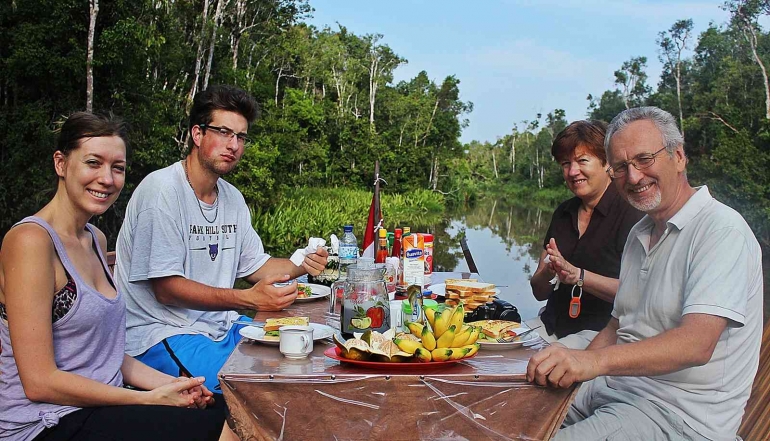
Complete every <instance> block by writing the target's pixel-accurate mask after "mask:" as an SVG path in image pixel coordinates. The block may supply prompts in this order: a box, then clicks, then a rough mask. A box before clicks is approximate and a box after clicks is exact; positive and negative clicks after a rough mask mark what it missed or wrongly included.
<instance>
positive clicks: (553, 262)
mask: <svg viewBox="0 0 770 441" xmlns="http://www.w3.org/2000/svg"><path fill="white" fill-rule="evenodd" d="M545 251H546V253H548V258H549V260H550V262H548V269H549V270H550V272H551V273H552V274H554V275H555V276H557V277H558V278H559V282H561V283H566V284H569V285H575V284H577V282H578V279H579V278H580V268H578V267H576V266H575V265H573V264H571V263H569V262H567V260H566V259H565V258H564V256H562V254H561V252H559V247H557V246H556V239H554V238H551V240H549V241H548V245H546V246H545Z"/></svg>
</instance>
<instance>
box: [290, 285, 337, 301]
mask: <svg viewBox="0 0 770 441" xmlns="http://www.w3.org/2000/svg"><path fill="white" fill-rule="evenodd" d="M305 286H308V287H310V292H312V294H311V295H310V297H305V298H304V299H300V298H299V297H297V299H296V300H294V302H295V303H304V302H312V301H313V300H318V299H323V298H325V297H328V296H329V294H331V292H332V289H331V288H329V287H328V286H324V285H317V284H315V283H305Z"/></svg>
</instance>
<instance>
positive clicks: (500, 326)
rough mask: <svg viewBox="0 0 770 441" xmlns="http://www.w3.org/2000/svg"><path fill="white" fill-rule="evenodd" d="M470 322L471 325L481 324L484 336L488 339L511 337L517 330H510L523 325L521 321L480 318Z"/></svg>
mask: <svg viewBox="0 0 770 441" xmlns="http://www.w3.org/2000/svg"><path fill="white" fill-rule="evenodd" d="M468 324H469V325H471V326H481V333H482V337H483V338H485V339H486V340H497V339H498V338H501V337H510V336H511V335H513V334H515V332H509V331H513V330H514V329H516V328H518V327H520V326H521V323H517V322H509V321H507V320H478V321H475V322H471V323H468Z"/></svg>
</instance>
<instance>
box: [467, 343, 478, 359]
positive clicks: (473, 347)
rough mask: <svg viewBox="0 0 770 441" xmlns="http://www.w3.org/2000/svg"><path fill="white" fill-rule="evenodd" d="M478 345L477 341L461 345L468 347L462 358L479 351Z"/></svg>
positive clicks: (471, 355)
mask: <svg viewBox="0 0 770 441" xmlns="http://www.w3.org/2000/svg"><path fill="white" fill-rule="evenodd" d="M480 347H481V345H480V344H478V343H474V344H472V345H465V346H463V348H464V349H468V352H467V353H466V354H465V357H463V358H468V357H473V356H474V355H476V352H479V348H480Z"/></svg>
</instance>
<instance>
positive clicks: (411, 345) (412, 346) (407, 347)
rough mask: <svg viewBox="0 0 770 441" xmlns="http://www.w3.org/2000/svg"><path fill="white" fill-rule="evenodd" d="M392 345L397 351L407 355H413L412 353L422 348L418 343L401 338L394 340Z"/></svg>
mask: <svg viewBox="0 0 770 441" xmlns="http://www.w3.org/2000/svg"><path fill="white" fill-rule="evenodd" d="M393 343H395V344H396V346H398V348H399V349H401V350H402V351H404V352H406V353H409V354H414V351H416V350H417V349H418V348H421V347H423V346H422V344H421V343H420V342H419V341H414V340H406V339H402V338H394V339H393Z"/></svg>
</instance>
